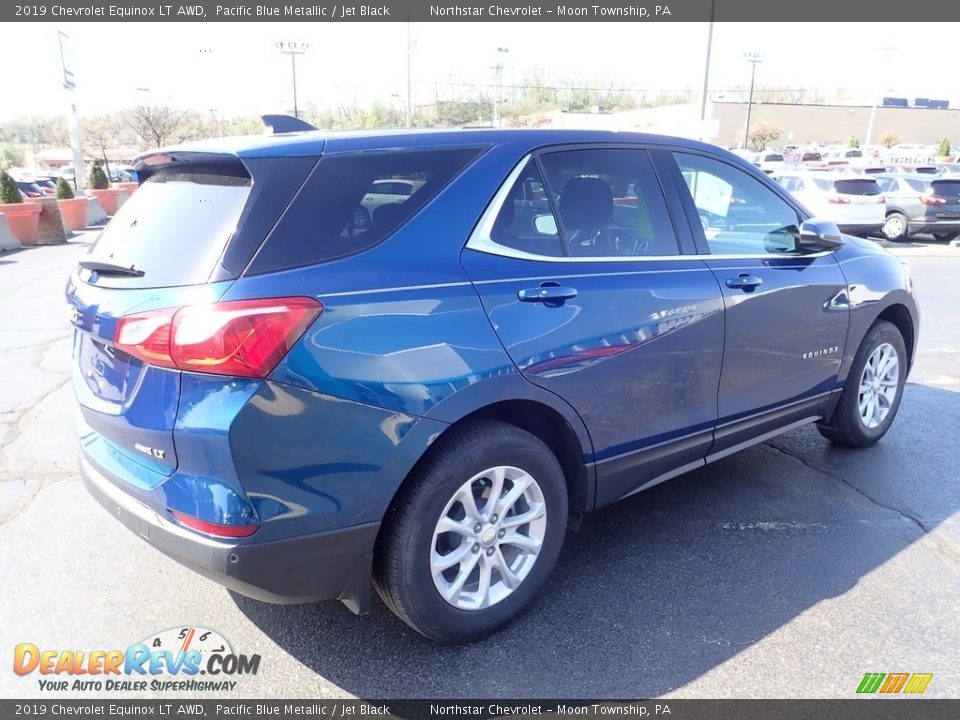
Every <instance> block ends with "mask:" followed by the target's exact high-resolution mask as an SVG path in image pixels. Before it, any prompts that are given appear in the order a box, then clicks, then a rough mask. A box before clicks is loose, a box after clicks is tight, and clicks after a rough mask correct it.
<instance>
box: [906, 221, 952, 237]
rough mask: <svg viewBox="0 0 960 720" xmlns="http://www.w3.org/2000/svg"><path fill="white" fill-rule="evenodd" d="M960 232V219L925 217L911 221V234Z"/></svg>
mask: <svg viewBox="0 0 960 720" xmlns="http://www.w3.org/2000/svg"><path fill="white" fill-rule="evenodd" d="M953 232H960V219H957V220H935V219H933V218H924V219H921V220H911V221H910V234H911V235H913V234H915V233H953Z"/></svg>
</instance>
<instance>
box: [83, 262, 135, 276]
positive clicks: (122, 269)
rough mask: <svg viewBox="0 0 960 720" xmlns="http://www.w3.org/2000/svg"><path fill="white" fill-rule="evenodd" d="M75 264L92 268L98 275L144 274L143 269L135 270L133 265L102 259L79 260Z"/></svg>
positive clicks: (86, 268)
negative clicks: (128, 265)
mask: <svg viewBox="0 0 960 720" xmlns="http://www.w3.org/2000/svg"><path fill="white" fill-rule="evenodd" d="M77 264H78V265H79V266H80V267H82V268H83V269H84V270H92V271H94V272H96V273H99V274H100V275H129V276H130V277H143V275H144V272H143V270H136V269H135V268H134V267H133V265H131V266H130V267H126V266H125V265H117V264H116V263H109V262H103V261H102V260H81V261H80V262H79V263H77Z"/></svg>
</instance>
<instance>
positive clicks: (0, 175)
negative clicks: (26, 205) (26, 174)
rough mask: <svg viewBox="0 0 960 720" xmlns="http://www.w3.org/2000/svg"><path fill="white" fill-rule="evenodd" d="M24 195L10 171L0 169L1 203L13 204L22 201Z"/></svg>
mask: <svg viewBox="0 0 960 720" xmlns="http://www.w3.org/2000/svg"><path fill="white" fill-rule="evenodd" d="M22 202H23V196H22V195H21V194H20V188H18V187H17V182H16V180H14V179H13V178H12V177H10V173H8V172H7V171H6V170H3V171H0V205H13V204H14V203H22Z"/></svg>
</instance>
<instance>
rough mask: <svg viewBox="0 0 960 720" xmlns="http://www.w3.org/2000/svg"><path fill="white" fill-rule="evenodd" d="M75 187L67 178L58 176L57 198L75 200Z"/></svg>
mask: <svg viewBox="0 0 960 720" xmlns="http://www.w3.org/2000/svg"><path fill="white" fill-rule="evenodd" d="M74 197H76V196H75V195H74V194H73V188H72V187H70V183H68V182H67V180H66V178H57V200H73V198H74Z"/></svg>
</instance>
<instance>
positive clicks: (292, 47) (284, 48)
mask: <svg viewBox="0 0 960 720" xmlns="http://www.w3.org/2000/svg"><path fill="white" fill-rule="evenodd" d="M309 47H310V43H296V42H286V43H284V42H278V43H277V50H279V51H280V53H281V54H282V55H289V56H290V69H291V70H292V71H293V116H294V117H295V118H299V117H300V109H299V108H298V107H297V55H303V54H304V53H305V52H307V48H309Z"/></svg>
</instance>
